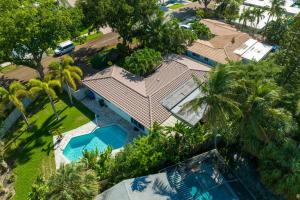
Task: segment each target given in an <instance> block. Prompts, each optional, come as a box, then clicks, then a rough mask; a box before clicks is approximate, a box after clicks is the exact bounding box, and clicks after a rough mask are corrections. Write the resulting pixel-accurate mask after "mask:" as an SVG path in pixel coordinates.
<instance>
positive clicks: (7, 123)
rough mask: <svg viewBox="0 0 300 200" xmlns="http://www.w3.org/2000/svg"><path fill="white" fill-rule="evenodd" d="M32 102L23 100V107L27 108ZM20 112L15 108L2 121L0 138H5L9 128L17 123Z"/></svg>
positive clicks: (26, 99)
mask: <svg viewBox="0 0 300 200" xmlns="http://www.w3.org/2000/svg"><path fill="white" fill-rule="evenodd" d="M32 102H33V101H32V100H31V99H28V98H25V99H24V100H23V103H24V106H25V107H26V108H27V107H28V106H29V105H30V104H31V103H32ZM21 115H22V114H21V112H20V111H19V110H18V109H17V108H15V109H14V110H13V111H12V112H11V113H10V114H9V115H8V117H7V118H6V119H5V120H4V121H3V123H2V125H1V127H0V138H2V137H3V136H5V134H6V133H7V132H8V131H9V129H11V127H12V126H13V125H14V124H15V123H16V122H17V120H18V119H19V118H20V117H21Z"/></svg>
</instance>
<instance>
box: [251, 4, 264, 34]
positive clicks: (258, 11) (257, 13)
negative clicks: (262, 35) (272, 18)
mask: <svg viewBox="0 0 300 200" xmlns="http://www.w3.org/2000/svg"><path fill="white" fill-rule="evenodd" d="M264 12H265V11H264V9H262V8H253V15H254V17H255V19H256V24H255V28H256V29H257V26H258V24H259V22H260V20H262V19H263V18H264Z"/></svg>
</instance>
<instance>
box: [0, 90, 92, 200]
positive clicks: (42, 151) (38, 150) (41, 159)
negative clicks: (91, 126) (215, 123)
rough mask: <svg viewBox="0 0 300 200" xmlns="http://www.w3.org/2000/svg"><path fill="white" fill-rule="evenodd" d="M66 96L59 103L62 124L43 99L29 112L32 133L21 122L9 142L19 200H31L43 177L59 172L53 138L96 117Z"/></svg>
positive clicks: (8, 147) (7, 141)
mask: <svg viewBox="0 0 300 200" xmlns="http://www.w3.org/2000/svg"><path fill="white" fill-rule="evenodd" d="M65 96H66V95H64V96H62V97H61V99H60V100H59V101H58V102H56V108H57V110H58V112H59V115H60V118H61V119H60V120H59V121H55V117H54V115H53V111H52V109H51V105H50V103H49V102H48V100H47V99H41V100H38V101H36V102H35V103H34V104H33V105H31V106H30V108H29V109H28V113H29V114H30V115H31V116H30V117H29V121H30V123H32V125H33V128H32V130H31V131H28V130H26V127H25V125H24V123H23V121H20V122H19V123H18V125H17V126H18V128H16V130H15V131H14V132H13V133H11V134H9V135H8V136H6V138H5V143H6V144H7V150H6V155H7V156H8V158H7V160H8V161H9V163H10V164H12V165H13V172H14V173H15V175H16V182H15V190H16V195H15V197H14V199H16V200H24V199H27V197H28V194H29V192H30V190H31V185H32V183H33V182H34V181H35V179H36V177H37V176H38V175H39V174H41V173H43V174H44V175H46V176H49V175H50V174H51V173H53V172H54V171H55V162H54V154H53V142H52V138H53V135H55V134H59V133H62V132H66V131H69V130H72V129H74V128H76V127H79V126H81V125H83V124H85V123H87V122H89V121H90V120H92V119H93V117H94V114H93V113H92V112H90V111H89V110H87V108H85V107H84V106H83V105H82V104H81V103H79V102H76V103H75V105H74V106H72V107H70V106H69V105H68V99H66V98H65Z"/></svg>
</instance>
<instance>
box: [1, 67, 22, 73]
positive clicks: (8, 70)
mask: <svg viewBox="0 0 300 200" xmlns="http://www.w3.org/2000/svg"><path fill="white" fill-rule="evenodd" d="M17 68H18V66H17V65H9V66H7V67H3V68H0V72H2V73H3V74H5V73H8V72H10V71H13V70H15V69H17Z"/></svg>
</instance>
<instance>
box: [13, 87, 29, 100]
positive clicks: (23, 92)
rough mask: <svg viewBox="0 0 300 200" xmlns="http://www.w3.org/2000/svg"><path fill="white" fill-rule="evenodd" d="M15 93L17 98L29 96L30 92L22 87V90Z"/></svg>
mask: <svg viewBox="0 0 300 200" xmlns="http://www.w3.org/2000/svg"><path fill="white" fill-rule="evenodd" d="M14 95H15V96H16V97H17V98H23V97H27V96H29V92H28V91H27V90H23V89H20V90H17V91H15V92H14Z"/></svg>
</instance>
